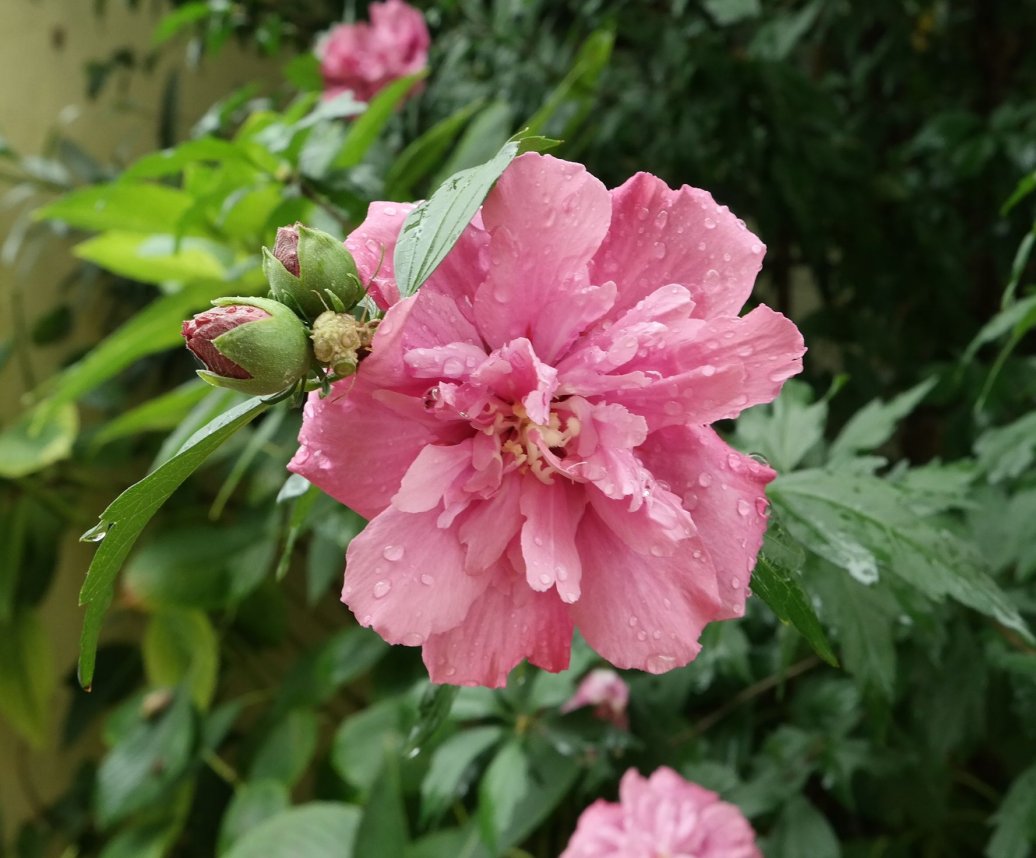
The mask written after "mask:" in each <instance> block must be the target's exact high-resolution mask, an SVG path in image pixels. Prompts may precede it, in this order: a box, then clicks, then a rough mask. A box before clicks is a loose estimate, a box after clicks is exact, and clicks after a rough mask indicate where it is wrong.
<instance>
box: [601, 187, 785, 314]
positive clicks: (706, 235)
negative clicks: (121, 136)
mask: <svg viewBox="0 0 1036 858" xmlns="http://www.w3.org/2000/svg"><path fill="white" fill-rule="evenodd" d="M611 196H612V219H611V227H610V228H609V230H608V235H607V236H606V237H605V239H604V241H603V242H602V243H601V247H600V250H599V251H598V252H597V254H596V255H595V256H594V259H593V262H592V263H591V265H590V279H591V282H594V283H603V282H605V281H607V280H614V281H615V282H616V283H617V284H618V287H619V295H618V298H617V299H616V304H615V308H614V310H613V311H612V312H613V315H615V314H617V313H618V312H619V311H621V310H625V309H626V308H627V307H631V306H632V305H634V304H635V303H637V301H639V300H640V299H641V298H643V297H644V296H645V295H648V294H650V293H651V292H653V291H655V290H656V289H658V288H659V287H661V286H665V285H666V284H669V283H679V284H682V285H684V286H686V287H687V288H688V289H690V290H691V294H692V296H693V297H694V302H695V305H696V307H695V315H696V316H699V317H701V318H706V319H707V318H711V317H713V316H735V315H737V313H738V312H739V311H740V309H741V307H742V306H744V303H745V301H746V300H747V298H748V296H749V294H750V293H751V291H752V285H753V284H754V283H755V278H756V275H757V274H758V273H759V269H760V268H761V267H762V261H763V252H764V250H765V248H764V247H763V245H762V242H760V241H759V239H758V238H756V237H755V236H754V235H752V233H751V232H749V231H748V230H747V229H746V228H745V225H744V223H743V222H741V221H739V220H738V219H737V218H736V217H734V215H733V214H731V212H730V210H729V209H728V208H727V207H726V206H718V205H716V202H715V201H714V200H713V199H712V196H711V195H710V194H709V193H708V192H707V191H701V190H698V189H697V188H690V187H687V186H686V185H684V186H683V187H681V188H680V189H679V190H676V191H674V190H672V189H671V188H670V187H669V186H668V185H666V183H665V182H663V181H662V180H661V179H659V178H657V177H655V176H652V175H650V174H649V173H637V174H636V175H635V176H633V177H632V178H630V179H629V180H628V181H626V182H625V183H624V184H623V185H622V186H621V187H618V188H616V189H615V190H613V191H612V192H611Z"/></svg>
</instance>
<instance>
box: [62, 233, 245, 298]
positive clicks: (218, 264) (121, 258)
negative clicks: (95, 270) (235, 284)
mask: <svg viewBox="0 0 1036 858" xmlns="http://www.w3.org/2000/svg"><path fill="white" fill-rule="evenodd" d="M75 255H76V256H78V257H79V258H80V259H85V260H86V261H87V262H92V263H94V264H95V265H99V266H100V267H101V268H106V269H107V270H108V271H111V272H113V273H115V274H119V275H121V276H122V277H128V278H129V279H131V280H138V281H140V282H141V283H158V284H160V283H166V282H169V281H191V280H222V279H223V278H224V276H225V275H226V274H227V269H229V268H230V266H231V265H232V264H233V262H234V259H233V256H232V254H231V252H230V251H229V249H228V248H226V247H225V246H223V245H220V244H216V243H215V242H212V241H207V240H205V239H202V238H184V239H177V238H176V236H174V235H161V234H150V235H146V234H145V235H141V234H139V233H134V232H114V231H113V232H105V233H102V234H101V235H99V236H97V237H96V238H91V239H88V240H87V241H84V242H82V243H81V244H78V245H76V248H75ZM224 288H225V287H224Z"/></svg>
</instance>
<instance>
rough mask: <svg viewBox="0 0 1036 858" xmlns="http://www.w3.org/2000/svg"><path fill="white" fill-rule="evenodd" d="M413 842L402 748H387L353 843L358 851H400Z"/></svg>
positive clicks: (383, 853)
mask: <svg viewBox="0 0 1036 858" xmlns="http://www.w3.org/2000/svg"><path fill="white" fill-rule="evenodd" d="M409 844H410V837H409V834H408V825H407V818H406V808H405V807H404V806H403V787H402V784H401V783H400V777H399V749H398V747H397V748H388V749H386V753H385V761H384V763H383V764H382V766H381V771H380V772H379V773H378V777H377V778H375V780H374V783H373V784H372V785H371V790H370V794H369V795H368V797H367V801H366V802H365V803H364V811H363V817H362V818H361V819H360V825H359V829H358V830H357V832H356V844H355V846H354V847H353V848H354V850H355V852H356V854H357V855H400V856H402V855H403V853H404V852H405V851H406V848H407V846H408V845H409Z"/></svg>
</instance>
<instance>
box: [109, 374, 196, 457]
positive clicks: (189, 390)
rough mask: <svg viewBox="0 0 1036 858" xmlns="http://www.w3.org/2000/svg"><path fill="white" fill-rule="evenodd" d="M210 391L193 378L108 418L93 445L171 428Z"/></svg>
mask: <svg viewBox="0 0 1036 858" xmlns="http://www.w3.org/2000/svg"><path fill="white" fill-rule="evenodd" d="M211 391H212V388H211V387H210V386H209V385H207V384H206V383H205V382H203V381H200V380H198V379H192V380H191V381H188V382H187V383H186V384H181V385H180V386H179V387H176V388H173V389H172V390H170V391H169V392H168V393H163V394H160V395H159V396H156V397H154V398H153V399H149V400H147V402H144V403H143V404H141V405H138V406H137V407H136V408H131V409H130V410H129V411H124V412H123V413H122V414H120V415H119V416H118V417H115V418H114V419H112V420H109V421H108V422H107V423H105V424H104V426H102V427H101V428H100V429H99V430H98V431H97V433H96V434H95V435H94V436H93V438H91V442H92V443H93V445H94V447H101V446H103V445H105V444H108V443H110V442H112V441H115V440H118V439H119V438H129V437H133V436H135V435H139V434H141V433H143V432H160V431H163V430H167V429H172V428H174V427H176V426H178V425H179V424H180V423H181V422H182V421H183V419H184V417H186V416H187V414H188V413H189V412H190V410H191V409H192V408H194V407H195V406H196V405H197V404H198V403H199V402H201V401H202V400H203V399H204V398H205V397H206V396H207V395H208V394H209V393H210V392H211Z"/></svg>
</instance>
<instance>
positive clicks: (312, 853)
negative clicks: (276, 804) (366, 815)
mask: <svg viewBox="0 0 1036 858" xmlns="http://www.w3.org/2000/svg"><path fill="white" fill-rule="evenodd" d="M359 822H360V811H359V808H356V807H353V806H351V805H347V804H339V803H337V802H330V801H314V802H310V803H309V804H303V805H300V806H298V807H292V808H289V809H288V810H284V811H281V812H280V813H278V814H276V815H275V816H273V817H271V818H269V819H267V820H266V821H265V822H263V823H261V824H259V825H258V826H256V827H255V828H253V829H252V830H251V831H248V832H247V833H245V835H244V836H243V837H242V838H241V839H240V840H238V841H237V842H236V843H234V845H233V846H232V847H231V849H230V851H229V852H227V853H226V856H225V858H303V856H305V858H352V855H353V842H354V841H355V839H356V829H357V827H358V826H359ZM364 858H365V856H364ZM372 858H373V856H372Z"/></svg>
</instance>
